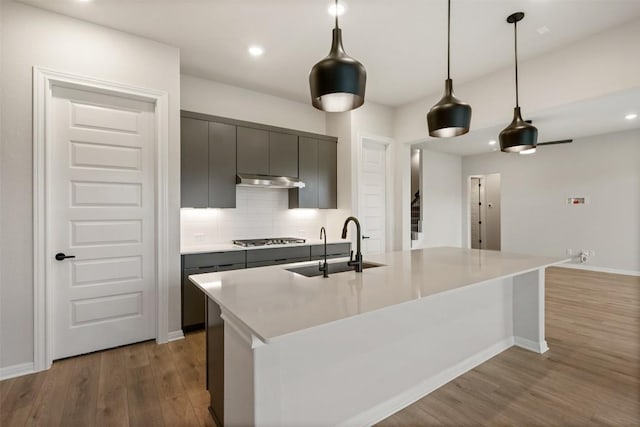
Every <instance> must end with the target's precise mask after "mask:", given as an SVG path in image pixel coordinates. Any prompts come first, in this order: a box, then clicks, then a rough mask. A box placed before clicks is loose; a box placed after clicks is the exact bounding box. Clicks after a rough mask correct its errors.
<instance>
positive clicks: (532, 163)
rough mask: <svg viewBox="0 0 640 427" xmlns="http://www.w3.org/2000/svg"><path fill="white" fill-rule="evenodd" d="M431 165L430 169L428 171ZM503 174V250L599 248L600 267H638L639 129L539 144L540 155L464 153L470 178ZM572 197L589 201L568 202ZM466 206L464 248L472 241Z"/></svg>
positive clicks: (551, 252)
mask: <svg viewBox="0 0 640 427" xmlns="http://www.w3.org/2000/svg"><path fill="white" fill-rule="evenodd" d="M425 170H426V169H425ZM494 172H499V173H500V175H501V184H502V185H501V187H502V207H501V211H502V215H501V222H502V250H503V251H509V252H519V253H530V254H541V255H542V254H544V255H555V256H565V254H566V249H567V248H571V249H574V250H579V249H587V250H593V251H595V256H594V257H593V258H591V259H590V260H589V261H588V265H591V266H594V267H602V268H610V269H618V270H626V271H635V272H638V271H640V130H633V131H627V132H620V133H614V134H608V135H600V136H593V137H589V138H579V139H576V140H575V141H574V142H573V143H572V144H563V145H551V146H546V147H540V148H539V149H538V152H537V153H536V154H534V155H529V156H520V155H507V154H504V153H499V152H496V153H490V154H484V155H479V156H469V157H463V158H462V175H463V180H464V182H465V185H464V186H463V191H464V194H463V197H464V200H467V196H468V195H467V190H468V189H467V185H466V182H467V180H468V177H469V176H470V175H486V174H490V173H494ZM569 197H587V198H588V200H589V204H587V205H582V206H571V205H567V198H569ZM467 218H468V206H467V203H464V204H463V211H462V218H461V219H462V224H463V229H464V230H465V233H464V234H463V236H464V241H463V246H466V244H467V236H468V234H467V233H466V230H467V228H466V221H467Z"/></svg>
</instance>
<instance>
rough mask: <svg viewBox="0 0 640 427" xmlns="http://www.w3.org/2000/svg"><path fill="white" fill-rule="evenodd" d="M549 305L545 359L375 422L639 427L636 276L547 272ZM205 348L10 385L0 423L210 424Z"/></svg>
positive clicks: (461, 383) (143, 346)
mask: <svg viewBox="0 0 640 427" xmlns="http://www.w3.org/2000/svg"><path fill="white" fill-rule="evenodd" d="M546 303H547V341H548V343H549V347H550V348H551V350H549V351H548V352H547V353H546V354H544V355H538V354H535V353H531V352H529V351H526V350H522V349H519V348H515V347H514V348H511V349H509V350H507V351H505V352H503V353H501V354H500V355H498V356H496V357H494V358H493V359H491V360H489V361H488V362H486V363H484V364H482V365H480V366H479V367H477V368H476V369H473V370H471V371H469V372H467V373H466V374H464V375H462V376H461V377H459V378H457V379H456V380H454V381H452V382H450V383H449V384H447V385H445V386H444V387H441V388H440V389H438V390H436V391H435V392H433V393H431V394H430V395H428V396H426V397H424V398H423V399H421V400H419V401H417V402H415V403H414V404H413V405H411V406H409V407H407V408H405V409H403V410H401V411H399V412H397V413H396V414H394V415H393V416H391V417H389V418H387V419H385V420H383V421H382V422H380V423H379V424H378V425H379V426H383V427H386V426H451V427H453V426H563V427H564V426H566V427H573V426H575V427H581V426H640V277H631V276H620V275H613V274H604V273H594V272H586V271H581V270H570V269H562V268H551V269H548V271H547V298H546ZM204 345H205V343H204V333H203V332H197V333H192V334H188V335H187V337H186V339H185V340H182V341H176V342H172V343H169V344H165V345H156V344H155V343H153V342H145V343H140V344H134V345H131V346H127V347H122V348H116V349H112V350H108V351H104V352H99V353H93V354H89V355H84V356H79V357H75V358H70V359H65V360H61V361H57V362H55V363H54V364H53V366H52V368H51V369H50V370H48V371H44V372H39V373H37V374H32V375H26V376H23V377H19V378H14V379H10V380H6V381H2V382H0V426H1V427H9V426H25V425H26V426H65V427H67V426H83V427H84V426H94V425H95V426H213V425H214V423H213V421H212V419H211V417H210V415H209V413H208V409H207V406H208V393H207V392H206V390H205V359H204V358H205V347H204ZM310 425H313V422H310ZM300 427H304V426H300Z"/></svg>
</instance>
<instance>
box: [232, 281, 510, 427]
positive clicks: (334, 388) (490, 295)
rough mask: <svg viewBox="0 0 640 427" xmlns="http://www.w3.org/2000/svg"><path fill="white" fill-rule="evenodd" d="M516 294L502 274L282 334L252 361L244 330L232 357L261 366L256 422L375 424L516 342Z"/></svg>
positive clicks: (257, 376)
mask: <svg viewBox="0 0 640 427" xmlns="http://www.w3.org/2000/svg"><path fill="white" fill-rule="evenodd" d="M354 292H358V289H357V288H354ZM513 301H514V298H513V282H512V279H510V278H508V279H499V280H494V281H491V282H485V283H481V284H476V285H471V286H468V287H465V288H460V289H456V290H454V291H450V292H446V293H442V294H437V295H433V296H430V297H427V298H423V299H420V300H416V301H412V302H409V303H405V304H400V305H396V306H391V307H387V308H385V309H381V310H378V311H374V312H369V313H365V314H362V315H360V316H354V317H351V318H348V319H345V320H341V321H337V322H333V323H330V324H327V325H323V326H319V327H315V328H311V329H308V330H304V331H300V332H297V333H294V334H291V335H287V336H284V337H280V338H278V339H275V340H273V341H271V342H269V343H267V344H264V345H262V346H258V347H254V348H253V352H252V353H253V358H252V359H253V364H252V366H250V362H249V361H248V360H247V361H245V362H243V363H242V364H240V363H238V360H244V358H245V357H248V356H249V355H248V354H247V351H248V350H249V348H250V346H251V345H250V344H249V342H248V341H247V340H243V341H240V340H239V341H238V343H240V342H242V343H243V346H244V348H229V347H227V350H228V356H227V357H226V359H225V360H229V359H233V360H234V361H235V363H236V366H237V367H236V368H235V369H246V370H247V372H245V373H248V372H249V371H251V370H252V371H251V372H252V374H253V375H254V382H253V383H252V385H253V392H254V400H253V404H254V408H253V410H250V409H249V408H246V411H247V413H251V414H253V416H254V417H255V418H254V420H253V423H252V425H255V426H258V427H260V426H273V425H278V426H283V427H287V426H292V427H293V426H296V427H297V426H300V425H306V424H308V423H309V422H310V421H312V422H313V423H314V424H315V425H370V424H374V423H375V422H377V421H379V420H381V419H383V418H385V417H387V416H389V415H391V414H392V413H394V412H395V411H397V410H399V409H401V408H403V407H405V406H407V405H409V404H410V403H412V402H413V401H415V400H417V399H419V398H420V397H422V396H424V395H426V394H428V393H430V392H431V391H433V390H435V389H436V388H438V387H440V386H442V385H443V384H445V383H447V382H448V381H450V380H452V379H454V378H456V377H457V376H459V375H461V374H462V373H464V372H466V371H467V370H469V369H472V368H473V367H475V366H477V365H479V364H480V363H483V362H484V361H486V360H488V359H489V358H491V357H493V356H495V355H496V354H498V353H500V352H502V351H503V350H505V349H507V348H509V347H510V346H512V345H513V312H514V310H513ZM336 303H337V304H340V303H345V304H346V302H345V301H336ZM348 308H349V309H350V310H357V307H355V306H354V307H348ZM227 331H228V328H227V329H225V344H227V343H229V342H230V341H231V340H230V339H228V338H227V337H228V336H229V335H235V332H227ZM229 338H230V337H229ZM234 351H237V352H238V354H236V355H232V354H231V353H232V352H234ZM241 366H244V368H241ZM226 372H227V373H228V374H229V375H231V372H230V371H229V370H226ZM227 378H229V377H227ZM242 381H243V382H244V381H248V378H245V377H244V376H243V379H242ZM227 384H229V381H227ZM247 388H248V387H247ZM228 389H229V387H227V388H226V390H228ZM230 398H231V397H229V399H230ZM247 398H248V397H247ZM229 407H230V406H229V405H225V411H227V412H226V414H227V417H228V416H229V415H228V414H229V410H230V409H229ZM227 420H229V418H227ZM246 421H247V422H248V421H249V420H248V419H246ZM230 425H231V424H230Z"/></svg>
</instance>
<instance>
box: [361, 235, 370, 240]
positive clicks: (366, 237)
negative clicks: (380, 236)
mask: <svg viewBox="0 0 640 427" xmlns="http://www.w3.org/2000/svg"><path fill="white" fill-rule="evenodd" d="M364 239H370V237H369V236H362V240H364Z"/></svg>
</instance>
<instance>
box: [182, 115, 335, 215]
mask: <svg viewBox="0 0 640 427" xmlns="http://www.w3.org/2000/svg"><path fill="white" fill-rule="evenodd" d="M180 144H181V145H180V152H181V160H180V167H181V171H180V174H181V206H182V207H183V208H187V207H191V208H235V207H236V175H237V174H244V175H271V176H286V177H290V178H299V179H300V180H301V181H302V182H304V183H305V187H304V188H302V189H297V188H296V189H291V190H289V208H310V209H318V208H320V209H335V208H336V207H337V175H336V174H337V167H336V166H337V157H336V156H337V139H336V138H334V137H328V136H325V135H319V134H314V133H308V132H303V131H294V130H290V129H284V128H279V127H274V126H267V125H261V124H257V123H249V122H244V121H240V120H235V119H228V118H224V117H217V116H210V115H207V114H201V113H196V112H190V111H184V110H183V111H181V142H180Z"/></svg>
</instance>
